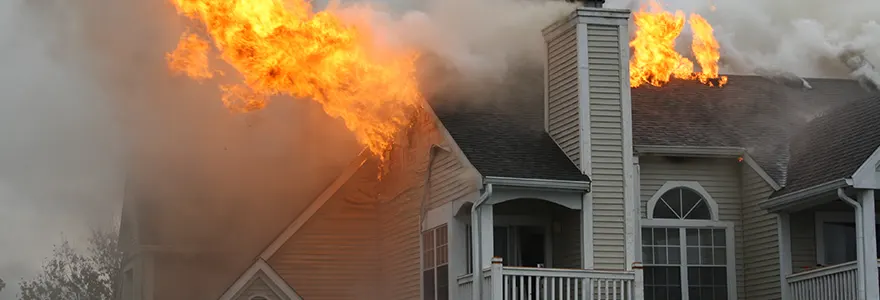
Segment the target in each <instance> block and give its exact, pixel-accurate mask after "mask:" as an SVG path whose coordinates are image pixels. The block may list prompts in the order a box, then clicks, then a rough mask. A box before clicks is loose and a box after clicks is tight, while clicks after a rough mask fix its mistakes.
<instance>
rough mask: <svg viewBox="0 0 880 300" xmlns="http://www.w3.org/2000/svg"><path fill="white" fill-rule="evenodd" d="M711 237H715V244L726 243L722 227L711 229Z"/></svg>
mask: <svg viewBox="0 0 880 300" xmlns="http://www.w3.org/2000/svg"><path fill="white" fill-rule="evenodd" d="M712 237H713V238H715V246H726V245H727V239H726V238H725V233H724V229H715V230H713V231H712Z"/></svg>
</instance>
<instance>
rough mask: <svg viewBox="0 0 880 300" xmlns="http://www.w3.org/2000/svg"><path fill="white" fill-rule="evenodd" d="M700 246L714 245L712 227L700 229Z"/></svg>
mask: <svg viewBox="0 0 880 300" xmlns="http://www.w3.org/2000/svg"><path fill="white" fill-rule="evenodd" d="M700 246H712V229H700Z"/></svg>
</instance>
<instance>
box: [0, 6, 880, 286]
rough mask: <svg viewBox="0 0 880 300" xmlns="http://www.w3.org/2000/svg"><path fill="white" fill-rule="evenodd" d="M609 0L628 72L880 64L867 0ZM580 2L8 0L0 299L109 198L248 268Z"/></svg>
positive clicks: (112, 207) (832, 72)
mask: <svg viewBox="0 0 880 300" xmlns="http://www.w3.org/2000/svg"><path fill="white" fill-rule="evenodd" d="M605 5H606V7H610V8H628V9H631V10H632V11H633V12H634V13H635V14H634V18H633V22H631V23H632V24H633V25H632V26H631V29H632V32H631V37H632V38H633V41H632V43H631V46H632V47H633V52H632V58H633V59H632V61H630V70H631V73H632V75H633V76H632V78H631V85H632V86H639V85H642V84H652V85H658V86H662V85H663V83H664V82H666V81H668V80H669V79H670V78H680V79H688V80H697V81H700V82H703V83H705V84H707V85H711V86H716V87H718V88H723V85H724V83H725V82H726V81H727V77H725V76H724V74H759V75H766V74H789V75H791V74H794V75H797V76H802V77H841V78H845V77H847V76H851V74H852V73H853V72H854V70H857V69H859V68H860V66H862V65H863V64H862V62H861V61H858V60H855V61H854V60H847V59H846V58H847V57H849V58H852V57H858V58H861V56H858V54H860V53H864V57H866V58H867V59H868V60H872V61H875V62H880V24H878V23H877V21H875V20H876V19H877V17H878V16H880V2H877V1H875V0H842V1H819V0H778V1H764V0H743V1H718V2H717V3H716V2H712V1H708V0H699V1H698V0H662V1H659V0H658V1H657V2H653V1H652V2H648V0H645V1H644V2H638V1H626V0H611V1H608V2H607V3H606V4H605ZM576 6H577V5H576V4H574V3H569V2H564V1H543V0H478V1H474V0H421V1H404V0H393V1H392V0H388V1H381V0H374V1H345V2H329V3H328V2H307V1H303V0H237V1H228V0H141V1H119V0H28V1H22V0H4V4H3V8H4V9H2V11H3V13H4V17H3V18H0V20H2V22H3V26H0V27H2V28H3V29H2V30H3V31H2V34H0V36H2V37H3V40H2V42H3V43H2V45H3V47H2V48H0V51H3V54H2V56H0V57H2V59H3V60H4V64H3V65H4V67H3V69H2V71H0V72H3V73H2V74H3V76H2V78H3V81H2V82H0V87H2V89H3V95H4V96H3V100H2V101H3V104H4V105H3V106H2V109H0V122H2V124H3V126H2V127H0V128H2V129H0V140H2V141H3V142H2V145H3V146H2V147H0V207H2V209H0V228H2V229H0V278H2V279H4V280H5V282H6V284H7V288H6V289H5V290H4V291H2V292H0V298H2V299H7V298H11V297H13V295H14V293H15V290H16V287H15V286H16V282H17V280H19V279H20V278H23V277H24V278H27V277H29V276H33V274H35V273H36V272H37V271H38V269H39V268H40V264H41V263H42V261H43V259H44V258H45V257H46V256H48V255H50V254H51V245H52V244H55V243H57V242H58V241H59V239H60V237H61V235H62V233H63V234H65V235H66V236H68V237H69V238H71V239H74V240H77V239H80V240H81V237H82V236H83V233H84V232H87V231H88V229H89V228H90V227H95V226H109V225H108V224H116V223H118V220H119V219H120V217H121V214H123V212H124V213H131V214H134V213H138V214H139V213H143V212H147V213H149V212H155V211H162V212H166V213H163V214H161V215H151V216H146V217H145V218H154V219H158V220H160V221H161V222H158V223H157V224H159V225H157V228H150V231H149V235H147V237H148V238H149V239H154V240H155V242H156V243H160V242H162V243H168V242H169V241H171V242H174V241H177V242H180V243H188V244H187V246H188V247H192V248H193V249H197V248H199V247H211V248H212V249H225V250H223V251H229V252H235V253H248V254H246V255H238V257H244V258H246V259H244V260H242V261H224V260H223V259H222V258H223V257H225V256H223V253H219V254H218V256H217V258H216V259H217V260H215V261H212V260H211V258H204V261H203V262H202V263H204V264H208V265H211V267H213V268H224V267H227V266H228V267H229V268H230V269H240V268H242V266H245V267H246V266H247V265H248V264H250V263H251V261H250V259H249V258H248V257H254V255H255V251H256V252H258V251H259V249H239V248H236V247H238V245H248V244H255V245H264V244H266V243H268V242H269V241H271V239H272V238H274V237H275V236H276V235H277V234H278V232H280V230H282V228H283V227H284V226H286V225H287V222H289V216H288V215H287V212H289V211H301V210H302V209H303V207H305V206H306V205H308V203H309V202H310V201H311V200H312V199H314V198H315V197H316V196H317V195H318V194H319V193H320V192H321V190H322V189H323V188H324V187H326V186H327V185H328V184H329V183H330V182H331V181H332V180H333V178H334V177H335V176H337V175H338V174H339V172H340V170H342V168H343V167H345V166H346V165H348V164H349V163H350V162H351V160H352V159H353V158H354V157H355V156H356V155H357V153H359V152H360V151H362V149H366V151H368V152H369V153H371V154H372V155H374V156H376V157H379V158H383V159H385V158H387V157H386V154H387V153H388V151H389V150H390V149H391V147H392V143H391V141H392V139H393V138H394V136H396V135H397V134H398V133H400V132H402V131H405V130H406V129H407V127H408V126H411V124H410V122H411V118H412V114H413V113H414V112H415V111H418V110H419V109H421V108H422V105H423V104H424V103H425V100H426V99H430V97H431V95H433V93H434V92H435V91H436V90H441V89H447V90H448V89H455V88H457V87H461V88H465V86H468V85H470V86H471V87H473V86H474V85H475V84H474V83H477V84H476V85H479V83H483V82H492V81H499V80H504V79H505V77H507V76H509V75H510V74H512V73H514V72H515V71H516V70H522V69H532V70H533V69H535V68H538V69H539V68H540V67H541V66H543V63H544V60H545V59H544V47H545V45H544V41H543V38H542V35H541V29H542V28H544V27H545V26H547V25H549V24H550V23H552V22H554V21H556V20H559V19H560V18H563V17H565V16H566V15H568V14H569V13H570V12H571V11H572V9H573V8H574V7H576ZM677 10H680V12H678V13H676V11H677ZM847 55H849V56H847ZM842 58H843V59H842ZM437 65H442V66H443V68H445V69H451V70H454V72H445V71H444V72H440V71H436V70H434V69H429V68H428V66H437ZM450 74H452V75H450ZM126 197H128V198H131V199H136V200H137V201H133V202H136V203H139V204H138V205H139V206H138V207H136V208H132V207H126V208H125V209H123V208H122V203H123V198H126ZM141 206H143V207H141ZM217 220H223V221H222V222H219V221H217ZM218 224H220V225H222V226H224V228H218V227H217V226H218ZM123 226H125V224H123ZM180 228H186V229H187V230H180ZM141 243H142V244H149V243H150V241H145V240H142V241H141ZM74 244H77V243H74ZM80 244H81V243H80ZM219 252H222V251H219ZM169 276H171V275H169ZM169 278H171V277H169ZM169 280H172V279H169Z"/></svg>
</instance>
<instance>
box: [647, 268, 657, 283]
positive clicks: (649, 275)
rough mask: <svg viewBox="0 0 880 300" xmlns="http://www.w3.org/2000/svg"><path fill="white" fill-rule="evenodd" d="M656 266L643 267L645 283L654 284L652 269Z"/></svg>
mask: <svg viewBox="0 0 880 300" xmlns="http://www.w3.org/2000/svg"><path fill="white" fill-rule="evenodd" d="M657 268H658V267H645V269H644V270H645V285H654V270H656V269H657Z"/></svg>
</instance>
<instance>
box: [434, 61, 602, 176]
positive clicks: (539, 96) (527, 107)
mask: <svg viewBox="0 0 880 300" xmlns="http://www.w3.org/2000/svg"><path fill="white" fill-rule="evenodd" d="M535 75H537V76H535ZM541 76H543V72H542V71H536V70H532V71H531V72H527V73H524V74H523V76H519V78H510V79H508V80H507V81H505V82H499V83H485V84H481V85H480V86H479V87H477V88H476V89H467V88H464V89H460V90H455V91H446V92H444V93H443V94H438V95H435V96H434V97H431V103H432V106H433V108H434V111H435V113H436V114H437V117H438V118H439V119H440V121H441V122H442V123H443V126H444V127H446V130H447V131H449V134H450V135H451V136H452V139H453V140H455V142H456V144H458V146H459V148H461V151H462V152H463V153H464V155H465V156H466V157H467V159H468V161H470V163H471V164H473V165H474V167H475V168H476V169H477V170H478V171H479V172H480V174H482V175H483V176H498V177H514V178H535V179H554V180H572V181H589V177H588V176H587V175H584V174H582V173H581V171H580V169H578V168H577V166H575V164H574V163H572V161H571V160H570V159H569V158H568V156H566V155H565V153H563V152H562V150H561V149H560V148H559V147H558V146H557V145H556V142H554V141H553V139H551V138H550V135H549V134H547V132H546V131H544V102H543V99H544V96H543V93H544V87H543V81H541ZM500 99H503V100H502V101H499V100H500Z"/></svg>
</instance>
